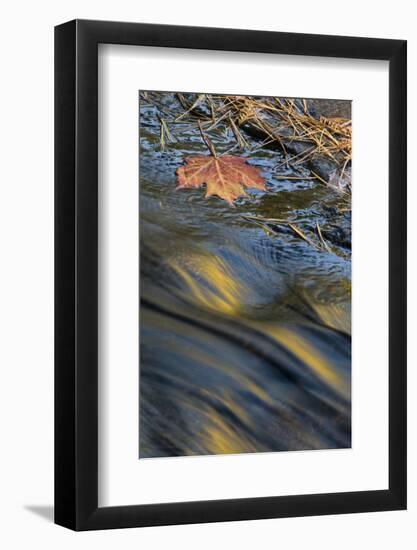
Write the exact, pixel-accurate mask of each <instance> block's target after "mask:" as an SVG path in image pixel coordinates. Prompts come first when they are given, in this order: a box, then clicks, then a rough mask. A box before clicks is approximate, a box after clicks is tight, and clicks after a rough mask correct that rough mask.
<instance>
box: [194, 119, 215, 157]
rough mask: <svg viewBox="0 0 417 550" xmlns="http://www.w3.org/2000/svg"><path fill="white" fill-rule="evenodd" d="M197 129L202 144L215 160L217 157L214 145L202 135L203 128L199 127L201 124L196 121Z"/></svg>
mask: <svg viewBox="0 0 417 550" xmlns="http://www.w3.org/2000/svg"><path fill="white" fill-rule="evenodd" d="M197 124H198V129H199V130H200V134H201V137H202V138H203V141H204V143H205V144H206V145H207V147H208V149H209V151H210V153H211V154H212V155H213V157H214V158H217V157H218V155H217V153H216V149H215V148H214V145H213V143H212V141H211V140H210V139H209V138H208V136H207V135H206V134H205V133H204V130H203V127H202V125H201V122H200V121H199V120H197Z"/></svg>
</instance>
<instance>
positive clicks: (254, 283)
mask: <svg viewBox="0 0 417 550" xmlns="http://www.w3.org/2000/svg"><path fill="white" fill-rule="evenodd" d="M175 101H176V100H175V97H174V96H173V95H172V94H166V95H165V97H164V98H163V99H162V101H161V103H160V104H155V103H153V104H151V103H147V102H144V101H142V102H141V108H140V127H141V128H140V138H141V139H140V149H141V152H140V247H141V249H140V268H141V282H140V286H141V288H140V295H141V306H140V345H141V347H140V437H139V456H140V458H146V457H162V456H179V455H203V454H222V453H241V452H255V451H256V452H262V451H264V452H267V451H288V450H290V451H291V450H302V449H330V448H346V447H350V443H351V426H350V410H351V395H350V392H351V379H350V367H351V363H350V351H351V338H350V292H351V267H350V265H351V262H350V246H349V245H350V213H349V214H346V213H341V212H340V211H339V210H338V209H337V206H338V203H339V202H340V200H341V199H340V196H338V195H337V193H335V192H332V191H330V190H328V189H325V188H323V186H321V185H320V184H318V183H317V182H315V183H312V182H311V180H309V179H306V180H304V181H303V180H297V181H296V182H294V181H292V180H285V179H282V178H276V177H275V174H276V165H277V164H279V161H280V160H282V159H281V158H280V153H278V152H277V151H271V150H268V149H261V150H258V151H257V153H256V155H255V156H254V157H253V159H252V160H251V161H250V162H252V163H253V164H256V165H257V166H260V167H261V168H262V170H263V173H264V175H265V177H266V181H267V191H266V192H260V191H249V193H248V196H247V197H244V198H241V199H238V200H237V201H236V203H235V207H231V206H229V205H228V204H227V203H226V202H225V201H221V200H219V199H218V198H216V197H210V198H209V199H205V198H204V192H203V191H202V190H201V189H195V190H189V189H187V190H176V182H175V171H176V169H177V168H178V166H180V165H181V164H182V163H183V158H184V156H188V155H190V154H200V155H201V154H203V155H204V154H207V151H206V149H205V147H204V145H203V143H202V141H201V138H199V134H198V131H196V128H195V125H194V126H191V125H190V124H189V123H186V122H179V123H177V124H176V125H175V128H174V129H173V134H174V136H175V142H173V143H170V144H169V147H167V148H166V150H164V151H161V150H160V141H159V132H160V123H159V119H158V115H161V113H164V112H166V110H167V109H170V108H171V109H176V108H177V106H176V105H175ZM211 137H212V138H213V141H214V142H215V144H216V148H217V149H218V150H219V151H220V152H222V147H223V148H225V147H226V145H224V144H225V143H228V142H230V139H231V137H230V136H228V135H225V130H224V129H223V130H222V129H217V130H216V131H215V132H213V134H211ZM287 171H288V170H287ZM254 217H257V218H258V217H262V218H285V219H289V220H297V222H298V223H300V224H301V225H300V227H302V228H303V231H304V232H306V233H309V234H312V232H313V230H314V228H315V227H316V224H317V223H319V224H320V226H321V227H322V228H323V234H326V238H327V239H328V242H329V243H330V247H329V250H323V249H319V248H318V247H314V246H311V245H310V244H309V243H307V242H305V241H303V240H302V239H300V238H299V237H298V236H297V235H296V234H295V233H294V232H293V231H291V230H290V229H288V227H283V226H275V225H274V224H264V225H262V224H261V225H260V224H258V223H254V222H253V218H254ZM337 231H339V233H337ZM340 232H341V234H342V236H343V237H344V240H343V239H342V238H340ZM334 234H335V235H336V236H335V237H334ZM346 235H348V237H346ZM333 237H334V238H333Z"/></svg>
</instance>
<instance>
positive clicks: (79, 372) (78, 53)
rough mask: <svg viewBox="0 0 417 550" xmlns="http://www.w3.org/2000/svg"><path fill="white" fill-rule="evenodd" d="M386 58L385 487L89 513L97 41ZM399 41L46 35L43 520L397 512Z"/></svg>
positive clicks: (237, 34)
mask: <svg viewBox="0 0 417 550" xmlns="http://www.w3.org/2000/svg"><path fill="white" fill-rule="evenodd" d="M105 43H111V44H123V45H144V46H163V47H175V48H195V49H204V50H213V51H215V50H230V51H240V52H259V53H271V54H274V53H275V54H291V55H304V56H305V55H308V56H321V57H338V58H355V59H374V60H387V61H388V62H389V488H388V489H387V490H375V491H358V492H345V493H334V494H305V495H297V496H273V497H262V498H243V499H232V500H217V501H199V502H182V503H168V504H152V505H137V506H117V507H99V506H98V498H97V494H98V467H97V464H98V446H97V434H98V409H97V405H98V391H97V389H98V350H97V335H98V329H97V326H98V315H97V307H98V290H97V277H98V250H97V247H98V205H97V199H98V151H97V146H98V132H97V128H98V109H97V104H98V76H97V73H98V64H97V58H98V56H97V54H98V44H105ZM406 46H407V44H406V41H404V40H386V39H373V38H353V37H340V36H320V35H310V34H289V33H279V32H264V31H262V32H260V31H248V30H235V29H216V28H197V27H181V26H165V25H148V24H141V23H118V22H106V21H84V20H74V21H70V22H68V23H64V24H62V25H59V26H57V27H56V28H55V159H56V160H55V304H56V305H55V308H56V309H55V523H57V524H59V525H63V526H65V527H68V528H70V529H74V530H77V531H78V530H91V529H108V528H123V527H140V526H152V525H169V524H183V523H200V522H214V521H236V520H249V519H261V518H281V517H288V516H309V515H323V514H341V513H352V512H371V511H383V510H402V509H405V508H406V489H407V488H406V112H407V107H406Z"/></svg>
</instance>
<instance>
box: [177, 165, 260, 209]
mask: <svg viewBox="0 0 417 550" xmlns="http://www.w3.org/2000/svg"><path fill="white" fill-rule="evenodd" d="M247 160H248V159H246V158H242V157H235V156H232V155H224V156H223V157H213V156H205V157H202V156H201V157H199V156H197V157H186V159H185V162H186V164H185V165H184V166H181V167H180V168H178V170H177V178H178V185H177V189H182V188H196V187H201V186H202V185H203V184H206V197H210V196H212V195H216V196H218V197H220V198H221V199H223V200H225V201H227V202H228V203H229V204H233V201H235V200H236V199H237V198H238V197H240V196H241V195H246V192H245V188H248V189H260V190H263V191H264V190H265V178H263V177H262V175H261V171H260V169H259V168H257V167H255V166H250V165H249V164H247V163H246V161H247Z"/></svg>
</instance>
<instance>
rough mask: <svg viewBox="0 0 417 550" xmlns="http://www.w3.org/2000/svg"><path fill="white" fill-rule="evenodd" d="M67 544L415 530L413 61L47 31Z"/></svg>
mask: <svg viewBox="0 0 417 550" xmlns="http://www.w3.org/2000/svg"><path fill="white" fill-rule="evenodd" d="M55 158H56V168H55V193H56V201H55V205H56V209H55V220H56V226H55V243H56V247H55V258H56V277H55V280H56V287H55V288H56V330H55V335H56V339H55V353H56V361H55V381H56V382H55V410H56V413H55V414H56V416H55V441H56V444H55V522H56V523H57V524H60V525H63V526H65V527H68V528H71V529H74V530H91V529H107V528H123V527H140V526H152V525H168V524H178V523H198V522H214V521H235V520H248V519H261V518H279V517H288V516H306V515H323V514H340V513H353V512H370V511H382V510H401V509H405V507H406V42H405V41H403V40H385V39H384V40H381V39H374V38H353V37H339V36H319V35H306V34H287V33H279V32H276V33H275V32H259V31H247V30H235V29H214V28H194V27H174V26H163V25H147V24H139V23H116V22H104V21H79V20H77V21H71V22H68V23H65V24H63V25H60V26H58V27H56V29H55Z"/></svg>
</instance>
